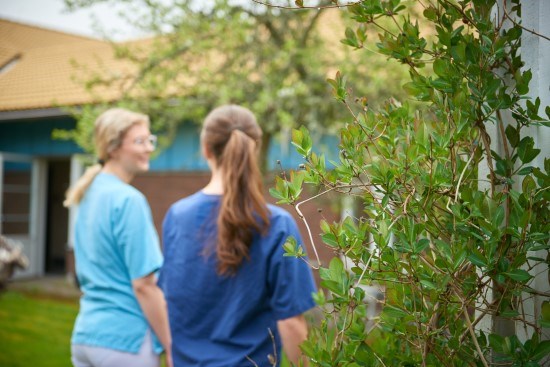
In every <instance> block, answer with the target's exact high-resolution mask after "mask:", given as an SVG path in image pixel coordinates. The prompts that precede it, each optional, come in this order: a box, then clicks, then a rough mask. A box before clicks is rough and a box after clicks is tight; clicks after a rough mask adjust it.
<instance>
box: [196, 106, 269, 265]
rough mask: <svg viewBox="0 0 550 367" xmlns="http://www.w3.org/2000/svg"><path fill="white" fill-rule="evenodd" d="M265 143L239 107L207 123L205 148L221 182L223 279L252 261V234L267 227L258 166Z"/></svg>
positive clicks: (219, 113)
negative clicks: (244, 261)
mask: <svg viewBox="0 0 550 367" xmlns="http://www.w3.org/2000/svg"><path fill="white" fill-rule="evenodd" d="M261 137H262V131H261V129H260V127H259V126H258V123H257V122H256V118H255V117H254V115H253V114H252V112H250V111H249V110H248V109H246V108H244V107H240V106H235V105H230V106H222V107H219V108H217V109H215V110H213V111H212V112H211V113H210V114H209V115H208V116H207V117H206V120H205V123H204V128H203V133H202V139H203V143H204V144H205V145H206V147H207V149H208V150H209V151H210V152H212V153H213V154H214V156H215V158H216V163H217V166H218V168H219V169H220V170H221V173H222V177H223V198H222V200H221V205H220V211H219V214H218V219H217V225H218V237H217V245H216V250H217V258H218V273H219V274H222V275H231V274H234V273H235V272H236V271H237V269H238V268H239V266H240V265H241V263H242V261H243V259H244V258H248V252H249V248H250V245H251V244H252V237H253V235H254V233H262V232H264V231H265V230H266V229H267V227H268V226H269V211H268V209H267V204H266V201H265V198H264V196H263V183H262V176H261V173H260V169H259V165H258V152H259V147H260V143H261Z"/></svg>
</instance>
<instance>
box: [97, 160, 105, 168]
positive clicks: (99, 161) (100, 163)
mask: <svg viewBox="0 0 550 367" xmlns="http://www.w3.org/2000/svg"><path fill="white" fill-rule="evenodd" d="M97 163H99V165H100V166H104V165H105V160H104V159H101V158H99V159H98V160H97Z"/></svg>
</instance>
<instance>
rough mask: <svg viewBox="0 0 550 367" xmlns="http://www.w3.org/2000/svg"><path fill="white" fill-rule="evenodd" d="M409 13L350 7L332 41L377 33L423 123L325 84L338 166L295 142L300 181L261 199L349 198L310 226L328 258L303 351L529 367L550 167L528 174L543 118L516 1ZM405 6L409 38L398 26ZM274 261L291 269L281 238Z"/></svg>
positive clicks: (535, 350) (335, 359)
mask: <svg viewBox="0 0 550 367" xmlns="http://www.w3.org/2000/svg"><path fill="white" fill-rule="evenodd" d="M296 3H297V5H298V6H306V4H304V3H305V2H304V3H303V2H300V3H299V2H296ZM333 3H335V4H337V3H338V2H333ZM413 3H414V2H408V1H401V0H387V1H383V0H368V1H360V2H358V3H356V4H354V5H351V6H349V7H347V11H349V12H350V13H351V15H352V17H353V18H354V19H355V21H356V25H355V26H354V27H352V28H349V29H348V30H347V31H346V32H345V40H344V42H345V43H347V44H348V45H352V46H353V47H358V48H362V47H363V43H364V42H363V39H364V36H365V32H368V31H369V30H372V29H376V30H377V32H378V36H379V39H378V42H377V44H376V47H378V49H379V51H380V52H381V53H383V54H385V55H387V57H388V58H389V59H393V60H397V61H399V62H401V63H403V64H404V65H406V66H407V67H408V69H409V72H410V80H409V82H407V83H406V84H405V85H404V89H405V90H406V91H407V93H408V94H409V95H410V96H411V97H412V99H414V100H415V101H420V102H422V104H423V106H424V107H425V110H424V111H423V112H420V111H418V109H416V108H413V107H411V103H410V102H408V101H404V102H398V101H395V100H394V101H389V102H388V103H387V104H386V105H385V106H383V107H382V108H379V109H373V108H370V107H369V106H367V105H365V104H364V103H362V101H363V98H356V95H353V94H351V93H350V91H349V89H348V88H347V84H346V78H345V76H344V75H341V74H338V75H337V77H336V78H334V79H332V80H331V81H330V83H331V84H332V86H333V88H334V94H335V96H336V99H337V100H338V101H339V102H340V103H341V105H342V109H344V110H347V111H348V112H349V119H348V123H347V124H346V126H345V127H344V128H342V129H341V131H340V146H339V148H340V157H339V161H338V162H334V163H335V168H334V169H330V170H329V169H327V163H326V162H325V158H324V157H323V156H319V155H317V154H315V153H314V151H313V149H312V140H311V138H310V136H309V132H308V130H307V129H305V128H302V129H299V130H295V131H294V134H293V144H294V145H295V146H296V147H297V151H298V152H299V153H300V154H302V155H303V157H304V158H305V161H306V163H305V165H304V166H305V168H304V169H302V170H299V171H296V172H292V174H291V175H290V176H288V178H287V177H286V176H285V177H278V178H277V183H276V186H275V188H273V189H272V194H273V195H274V196H275V197H277V198H278V199H279V200H280V203H289V204H292V205H295V206H296V207H297V208H299V203H300V200H301V199H300V193H301V191H302V187H303V185H314V186H315V187H318V188H319V192H320V193H319V196H322V195H324V194H325V193H328V192H333V193H334V192H339V193H341V194H342V195H343V196H352V197H354V198H356V199H357V201H358V204H357V209H356V213H355V214H354V215H350V216H348V217H346V218H345V219H343V220H342V221H340V222H335V223H327V222H322V223H321V228H320V229H321V240H322V242H323V243H324V245H326V246H329V247H330V248H332V249H333V250H334V253H335V254H336V255H338V256H335V257H334V258H333V259H332V260H331V261H330V263H329V264H322V266H321V267H320V269H319V271H320V276H321V279H322V283H321V284H322V286H323V287H324V288H325V290H326V293H323V292H321V293H319V294H318V295H317V296H316V298H317V303H318V304H319V305H320V306H321V308H322V310H323V311H324V312H325V317H324V318H323V320H322V322H321V323H320V324H319V325H318V326H317V327H315V328H314V329H313V331H312V332H311V334H310V336H309V340H308V341H307V342H306V343H305V344H304V345H303V346H302V349H303V351H304V352H305V354H306V355H307V356H308V357H309V358H310V361H311V363H312V365H314V366H326V367H335V366H490V365H491V366H498V365H512V366H538V365H540V364H541V363H543V362H542V361H543V359H544V358H546V361H547V362H548V354H549V352H550V341H548V340H544V339H548V327H549V326H550V302H549V301H548V296H549V294H548V293H545V292H544V291H541V290H540V289H536V288H535V286H534V279H535V277H536V276H538V277H539V278H540V277H542V281H543V283H545V284H547V283H546V282H548V280H547V279H546V278H547V274H548V266H549V260H550V257H549V256H548V249H549V233H550V223H549V218H550V212H549V205H548V203H549V200H550V191H549V185H550V159H548V158H544V159H539V162H544V163H543V164H540V166H537V165H536V164H535V160H536V159H538V158H539V157H538V156H539V154H540V149H539V148H538V147H536V146H535V141H534V139H533V137H532V136H529V135H528V134H527V131H528V129H530V128H532V127H534V126H538V127H539V128H541V129H543V128H548V118H550V108H549V107H546V116H544V117H543V116H542V115H543V112H542V111H541V106H540V99H539V98H527V97H526V96H527V94H528V92H529V81H530V80H531V78H532V74H531V71H530V70H526V69H525V68H524V63H523V61H522V60H521V57H520V54H519V47H520V44H521V36H522V33H523V32H525V30H524V29H523V28H522V27H521V25H520V24H519V22H518V21H514V22H511V21H510V19H515V17H517V19H521V18H520V16H521V8H520V5H519V1H512V2H511V3H510V2H508V8H507V7H506V2H504V3H496V2H495V1H494V0H493V1H486V0H484V1H480V0H423V1H421V2H418V3H417V4H416V5H415V4H413ZM418 4H420V6H421V8H422V17H423V18H424V26H423V27H422V28H420V27H419V26H418V24H417V23H416V22H415V21H413V20H411V19H412V18H411V17H410V14H411V12H413V11H414V10H415V9H416V8H412V7H418V6H419V5H418ZM287 11H289V10H287ZM495 14H496V16H495ZM387 18H390V19H392V20H393V21H394V24H393V26H392V27H387V26H382V25H381V23H380V21H381V20H382V19H387ZM430 34H431V35H434V36H433V37H432V38H431V39H428V37H427V35H430ZM365 45H366V43H365ZM369 47H370V46H369ZM351 79H352V78H349V80H351ZM504 115H506V116H509V118H507V119H505V118H503V116H504ZM492 130H494V131H495V132H496V133H494V134H492V133H490V131H492ZM491 139H492V141H491ZM498 147H500V148H498ZM485 172H486V173H485ZM307 200H310V199H307ZM304 220H306V221H307V218H305V219H304ZM311 241H312V243H315V242H317V241H316V240H315V238H314V236H312V237H311ZM285 250H286V251H287V254H288V255H296V256H299V257H301V256H302V253H301V248H300V246H299V244H298V245H297V244H294V243H293V242H292V240H291V241H290V242H289V244H287V245H286V246H285ZM367 287H375V288H380V289H381V290H382V291H383V292H384V294H385V297H384V299H383V301H380V300H377V299H376V298H374V297H373V296H372V295H371V294H369V292H368V288H367ZM541 300H542V301H541ZM533 303H535V304H537V305H539V306H540V304H541V303H542V306H541V307H540V309H539V308H538V306H533ZM372 305H378V306H379V307H381V312H379V313H377V314H376V315H373V314H371V313H369V311H368V310H369V306H372ZM535 310H540V312H538V311H535ZM510 326H511V327H510ZM547 362H546V363H547Z"/></svg>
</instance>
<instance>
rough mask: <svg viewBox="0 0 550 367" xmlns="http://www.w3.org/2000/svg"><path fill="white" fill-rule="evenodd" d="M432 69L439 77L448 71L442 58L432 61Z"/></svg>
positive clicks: (442, 76)
mask: <svg viewBox="0 0 550 367" xmlns="http://www.w3.org/2000/svg"><path fill="white" fill-rule="evenodd" d="M433 69H434V73H435V74H436V75H437V76H439V77H441V78H445V77H446V76H447V73H448V72H449V68H448V66H447V63H446V62H445V61H444V60H443V59H436V60H435V61H434V63H433Z"/></svg>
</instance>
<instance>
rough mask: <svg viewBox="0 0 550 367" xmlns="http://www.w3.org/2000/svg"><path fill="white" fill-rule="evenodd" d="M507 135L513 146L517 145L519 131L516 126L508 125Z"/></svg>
mask: <svg viewBox="0 0 550 367" xmlns="http://www.w3.org/2000/svg"><path fill="white" fill-rule="evenodd" d="M505 133H506V137H507V138H508V141H509V142H510V145H511V146H512V147H514V148H515V147H517V146H518V143H519V132H518V130H517V129H516V128H514V127H513V126H512V125H508V126H507V127H506V131H505Z"/></svg>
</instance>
